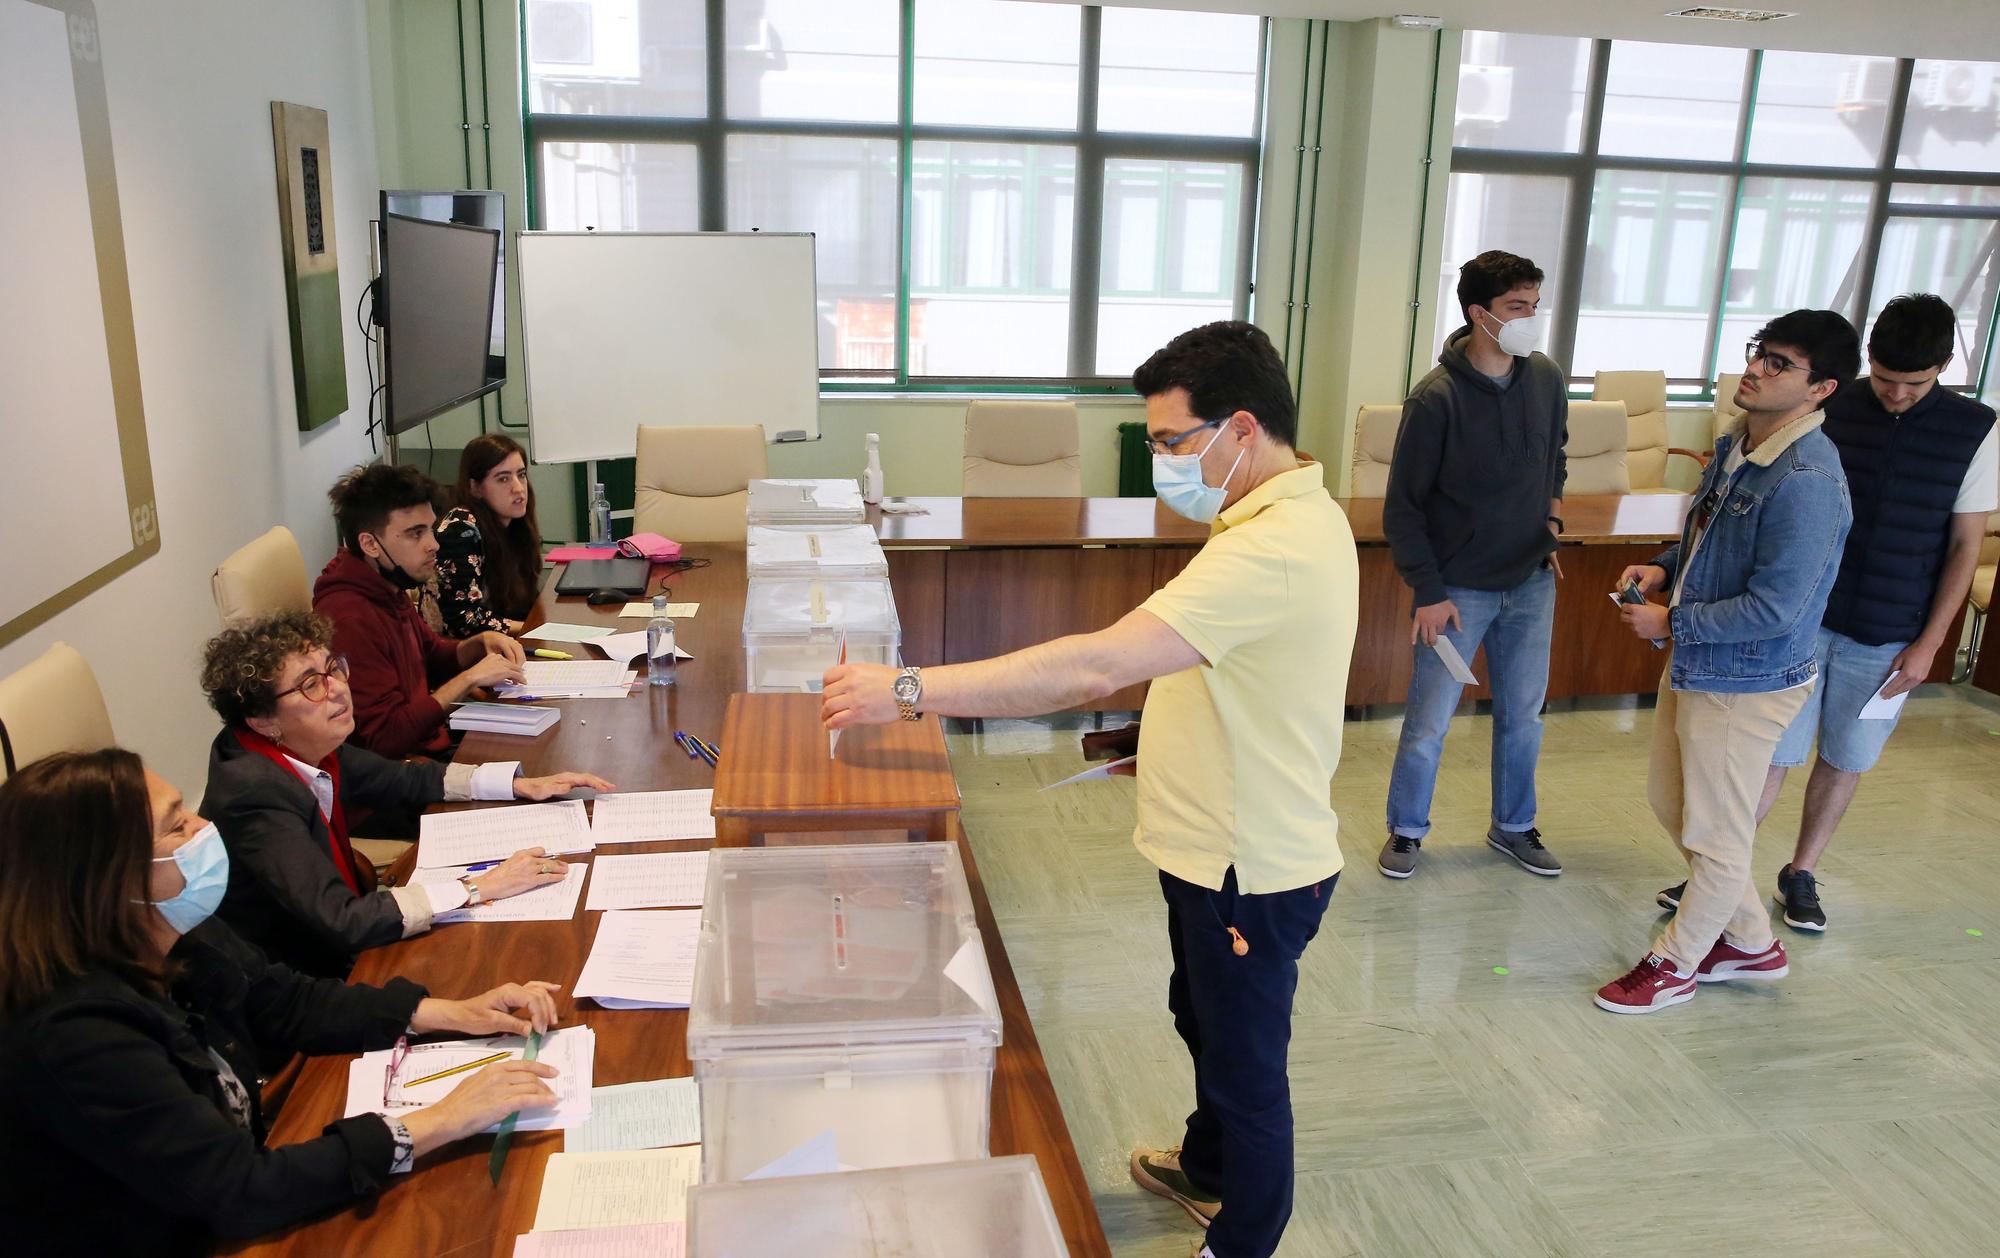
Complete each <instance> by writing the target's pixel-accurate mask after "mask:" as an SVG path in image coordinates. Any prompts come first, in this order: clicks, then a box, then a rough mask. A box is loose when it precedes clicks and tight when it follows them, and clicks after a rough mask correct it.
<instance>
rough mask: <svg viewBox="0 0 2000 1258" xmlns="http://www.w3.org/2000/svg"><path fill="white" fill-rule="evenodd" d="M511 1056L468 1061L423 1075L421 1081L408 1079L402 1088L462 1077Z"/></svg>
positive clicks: (500, 1054) (503, 1055)
mask: <svg viewBox="0 0 2000 1258" xmlns="http://www.w3.org/2000/svg"><path fill="white" fill-rule="evenodd" d="M513 1055H514V1054H512V1053H508V1052H501V1053H494V1054H493V1055H491V1056H490V1057H481V1058H480V1059H479V1060H477V1061H468V1062H465V1063H464V1064H462V1065H458V1066H450V1067H447V1068H446V1069H444V1070H436V1071H432V1072H431V1073H430V1074H427V1075H425V1076H424V1077H423V1078H421V1079H410V1080H407V1081H406V1082H405V1083H404V1084H403V1086H404V1087H405V1088H414V1087H416V1086H417V1085H418V1084H423V1083H435V1082H436V1081H437V1080H439V1079H448V1078H450V1077H451V1076H452V1075H462V1074H464V1073H465V1072H466V1071H468V1070H477V1069H479V1068H480V1067H481V1066H490V1065H492V1064H493V1063H494V1062H496V1061H505V1060H507V1059H508V1058H509V1057H512V1056H513Z"/></svg>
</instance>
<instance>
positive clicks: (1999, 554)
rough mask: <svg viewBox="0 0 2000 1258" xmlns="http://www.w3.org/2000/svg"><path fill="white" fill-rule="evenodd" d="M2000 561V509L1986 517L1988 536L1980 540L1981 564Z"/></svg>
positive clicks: (1983, 565)
mask: <svg viewBox="0 0 2000 1258" xmlns="http://www.w3.org/2000/svg"><path fill="white" fill-rule="evenodd" d="M1994 563H2000V511H1995V512H1994V513H1993V514H1992V515H1989V516H1987V517H1986V536H1985V537H1983V538H1981V539H1980V540H1979V566H1980V567H1982V568H1984V567H1986V566H1987V565H1988V564H1994Z"/></svg>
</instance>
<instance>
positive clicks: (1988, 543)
mask: <svg viewBox="0 0 2000 1258" xmlns="http://www.w3.org/2000/svg"><path fill="white" fill-rule="evenodd" d="M1996 573H2000V511H1995V512H1994V513H1993V514H1992V515H1990V516H1988V517H1986V539H1985V540H1984V541H1983V542H1981V543H1980V545H1979V566H1978V567H1977V568H1974V569H1973V570H1972V592H1971V593H1970V594H1969V595H1967V596H1966V602H1967V604H1968V605H1970V606H1971V608H1972V617H1971V619H1972V639H1971V645H1969V646H1967V647H1966V648H1965V668H1964V671H1962V672H1961V673H1959V675H1958V676H1956V677H1954V678H1952V680H1953V681H1964V680H1966V679H1967V678H1969V677H1971V676H1972V670H1973V669H1974V668H1976V667H1978V665H1979V639H1980V638H1981V637H1982V636H1984V634H1985V632H1986V617H1987V616H1989V615H1991V614H1992V611H1993V579H1994V576H1995V575H1996Z"/></svg>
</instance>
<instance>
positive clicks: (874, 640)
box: [743, 577, 903, 691]
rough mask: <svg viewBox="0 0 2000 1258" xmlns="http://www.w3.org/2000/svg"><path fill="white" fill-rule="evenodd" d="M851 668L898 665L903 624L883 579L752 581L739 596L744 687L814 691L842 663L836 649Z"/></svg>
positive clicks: (894, 600) (886, 579)
mask: <svg viewBox="0 0 2000 1258" xmlns="http://www.w3.org/2000/svg"><path fill="white" fill-rule="evenodd" d="M843 642H845V643H846V646H847V659H848V662H849V663H853V664H864V663H865V664H889V665H894V664H896V663H897V662H898V660H900V659H901V656H902V645H903V628H902V622H901V621H899V620H898V619H897V618H896V597H895V595H894V594H892V593H891V592H890V590H889V579H888V578H887V577H867V578H863V579H860V580H852V581H845V580H830V579H820V578H817V577H803V578H800V577H794V578H777V579H772V580H768V581H767V580H754V581H752V582H750V586H749V589H748V590H747V591H746V592H745V593H744V596H743V678H744V684H745V688H746V689H748V690H751V691H760V690H792V691H799V690H815V691H816V690H818V689H819V688H820V681H821V679H822V678H823V677H825V675H826V670H827V669H829V668H832V667H833V666H834V665H835V664H837V663H839V662H840V650H841V644H842V643H843Z"/></svg>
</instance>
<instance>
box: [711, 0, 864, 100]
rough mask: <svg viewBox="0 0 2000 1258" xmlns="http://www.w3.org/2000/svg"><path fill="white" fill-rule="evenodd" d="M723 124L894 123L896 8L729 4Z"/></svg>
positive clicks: (809, 1) (735, 0)
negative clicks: (799, 121) (759, 120)
mask: <svg viewBox="0 0 2000 1258" xmlns="http://www.w3.org/2000/svg"><path fill="white" fill-rule="evenodd" d="M726 13H727V19H726V29H725V35H726V37H727V40H728V44H727V46H726V49H725V64H726V65H727V76H726V77H727V80H728V99H729V116H730V117H732V118H800V119H812V120H814V121H819V122H895V121H896V118H897V114H898V112H899V109H898V105H897V86H896V78H897V61H898V60H899V58H900V57H901V55H902V51H901V50H902V33H901V17H900V14H899V12H898V5H897V3H896V0H841V2H840V3H839V4H828V3H826V2H825V0H729V5H728V8H727V10H726Z"/></svg>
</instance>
